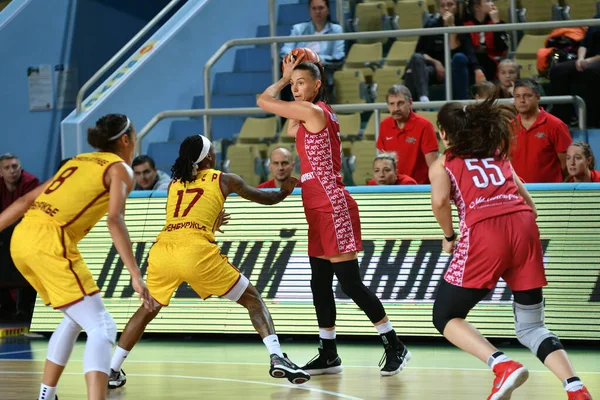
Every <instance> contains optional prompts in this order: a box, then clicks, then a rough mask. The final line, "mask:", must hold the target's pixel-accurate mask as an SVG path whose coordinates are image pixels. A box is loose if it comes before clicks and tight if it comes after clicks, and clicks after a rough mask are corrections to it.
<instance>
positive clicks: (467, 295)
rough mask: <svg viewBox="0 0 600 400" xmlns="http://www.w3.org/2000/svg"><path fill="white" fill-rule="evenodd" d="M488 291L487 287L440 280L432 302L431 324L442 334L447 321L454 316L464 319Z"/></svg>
mask: <svg viewBox="0 0 600 400" xmlns="http://www.w3.org/2000/svg"><path fill="white" fill-rule="evenodd" d="M488 292H489V290H488V289H467V288H462V287H458V286H454V285H451V284H450V283H448V282H446V281H442V282H441V283H440V287H439V289H438V292H437V294H436V297H435V303H434V304H433V326H435V329H437V331H438V332H439V333H441V334H442V335H443V334H444V329H446V325H448V322H450V321H451V320H453V319H454V318H461V319H466V318H467V315H469V311H471V309H472V308H473V307H475V305H476V304H477V303H479V302H480V301H481V300H482V299H483V298H485V296H486V295H487V294H488Z"/></svg>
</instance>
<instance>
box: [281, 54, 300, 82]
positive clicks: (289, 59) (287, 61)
mask: <svg viewBox="0 0 600 400" xmlns="http://www.w3.org/2000/svg"><path fill="white" fill-rule="evenodd" d="M303 60H304V59H303V58H301V57H298V58H296V56H294V55H293V54H288V55H287V56H285V58H284V59H283V77H282V79H284V80H286V81H289V80H291V79H292V72H293V71H294V68H296V65H298V64H300V63H301V62H302V61H303Z"/></svg>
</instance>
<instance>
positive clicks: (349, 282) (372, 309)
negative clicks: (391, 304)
mask: <svg viewBox="0 0 600 400" xmlns="http://www.w3.org/2000/svg"><path fill="white" fill-rule="evenodd" d="M332 265H333V272H335V276H336V277H337V278H338V281H339V282H340V285H341V286H342V291H343V292H344V293H345V294H346V295H347V296H348V297H350V298H351V299H352V300H353V301H354V302H355V303H356V305H357V306H359V307H360V309H361V310H363V311H364V312H365V314H367V317H369V319H370V320H371V322H373V323H376V322H379V321H381V320H382V319H383V318H384V317H385V309H384V308H383V305H382V304H381V301H380V300H379V299H378V298H377V296H376V295H375V293H373V292H371V291H370V290H369V288H367V287H366V286H365V285H364V283H363V282H362V279H361V278H360V271H359V269H358V261H357V260H350V261H343V262H339V263H333V264H332Z"/></svg>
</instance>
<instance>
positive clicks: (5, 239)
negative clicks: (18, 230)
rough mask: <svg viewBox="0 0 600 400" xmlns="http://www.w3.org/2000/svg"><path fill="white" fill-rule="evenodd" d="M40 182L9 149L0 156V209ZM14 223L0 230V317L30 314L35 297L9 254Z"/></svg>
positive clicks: (20, 317) (16, 317)
mask: <svg viewBox="0 0 600 400" xmlns="http://www.w3.org/2000/svg"><path fill="white" fill-rule="evenodd" d="M39 184H40V181H39V180H38V178H37V177H35V176H34V175H32V174H30V173H29V172H27V171H24V170H23V168H22V167H21V162H20V160H19V158H18V157H17V156H15V155H14V154H10V153H6V154H3V155H1V156H0V212H2V211H4V210H5V209H6V208H8V206H10V205H11V204H12V203H13V202H14V201H15V200H17V199H18V198H19V197H21V196H23V195H24V194H26V193H28V192H30V191H32V190H33V189H35V188H36V187H38V186H39ZM15 225H16V224H13V225H12V226H10V227H8V228H6V229H5V230H3V231H2V232H0V282H1V283H2V286H1V287H0V317H1V318H3V319H7V320H11V321H17V320H27V319H28V318H30V317H31V312H32V310H31V308H32V307H33V302H34V301H35V291H34V290H33V288H32V287H31V285H29V284H28V283H27V281H26V280H25V279H24V278H23V276H22V275H21V274H20V273H19V271H18V270H17V269H16V267H15V266H14V264H13V262H12V258H11V257H10V239H11V237H12V232H13V229H14V227H15ZM17 287H18V288H19V289H16V288H17Z"/></svg>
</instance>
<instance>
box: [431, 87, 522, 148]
mask: <svg viewBox="0 0 600 400" xmlns="http://www.w3.org/2000/svg"><path fill="white" fill-rule="evenodd" d="M497 99H498V91H496V92H495V93H494V94H493V95H492V96H490V97H488V98H487V99H486V100H485V101H483V102H481V103H476V104H472V105H468V106H465V105H463V104H461V103H459V102H450V103H446V104H445V105H444V106H443V107H442V108H441V109H440V112H439V113H438V128H439V129H440V131H442V130H443V131H444V132H445V133H446V137H447V141H448V148H447V150H446V151H447V153H448V156H449V157H461V158H466V157H474V158H488V157H505V156H507V155H508V152H509V148H510V142H511V138H512V125H511V120H512V118H513V116H514V114H513V112H512V111H511V110H510V107H506V106H503V105H499V104H496V100H497Z"/></svg>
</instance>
